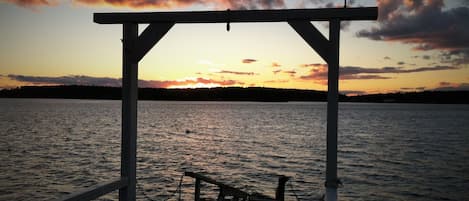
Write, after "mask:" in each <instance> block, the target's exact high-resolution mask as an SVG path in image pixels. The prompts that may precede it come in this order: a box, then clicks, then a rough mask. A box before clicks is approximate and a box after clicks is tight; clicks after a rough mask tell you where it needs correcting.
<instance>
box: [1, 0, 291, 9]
mask: <svg viewBox="0 0 469 201" xmlns="http://www.w3.org/2000/svg"><path fill="white" fill-rule="evenodd" d="M5 1H7V2H9V3H13V4H16V5H18V6H21V7H29V8H30V7H36V6H50V5H56V4H57V3H58V2H59V1H58V0H5ZM72 2H73V3H77V4H84V5H88V6H114V7H126V8H134V9H143V8H162V9H179V8H185V7H190V6H205V7H212V8H215V9H228V8H230V9H236V10H247V9H280V8H286V5H285V2H284V1H283V0H256V1H239V0H129V1H126V0H72Z"/></svg>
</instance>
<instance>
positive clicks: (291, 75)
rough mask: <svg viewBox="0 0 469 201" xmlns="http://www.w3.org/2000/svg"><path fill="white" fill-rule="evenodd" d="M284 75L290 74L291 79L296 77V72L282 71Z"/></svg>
mask: <svg viewBox="0 0 469 201" xmlns="http://www.w3.org/2000/svg"><path fill="white" fill-rule="evenodd" d="M282 73H285V74H288V75H289V76H290V77H293V76H295V74H296V71H294V70H285V71H282Z"/></svg>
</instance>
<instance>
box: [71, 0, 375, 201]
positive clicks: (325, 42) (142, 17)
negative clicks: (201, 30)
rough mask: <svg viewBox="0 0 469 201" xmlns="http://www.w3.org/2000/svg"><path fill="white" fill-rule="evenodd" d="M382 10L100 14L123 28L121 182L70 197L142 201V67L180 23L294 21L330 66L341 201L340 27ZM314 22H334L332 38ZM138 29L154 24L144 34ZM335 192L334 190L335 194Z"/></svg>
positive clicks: (330, 175) (331, 133) (331, 139)
mask: <svg viewBox="0 0 469 201" xmlns="http://www.w3.org/2000/svg"><path fill="white" fill-rule="evenodd" d="M377 16H378V8H377V7H366V8H323V9H287V10H243V11H189V12H144V13H95V14H94V22H96V23H99V24H122V25H123V40H122V42H123V51H122V54H123V57H122V142H121V178H120V179H118V180H115V181H112V182H109V183H104V184H102V185H98V186H97V187H94V188H93V187H92V188H90V189H88V190H85V191H83V192H81V193H77V194H73V195H72V196H69V197H67V200H74V199H77V198H79V199H81V200H90V199H93V198H96V197H97V196H101V195H103V194H106V193H108V192H111V191H113V190H117V189H119V200H120V201H134V200H135V199H136V182H137V181H136V170H137V160H136V158H137V99H138V93H137V92H138V62H139V61H140V60H141V59H142V58H143V57H144V56H145V54H146V53H147V52H148V51H149V50H150V49H151V48H152V47H153V46H154V45H155V44H156V43H157V42H158V41H159V40H160V39H161V38H163V37H164V35H165V34H166V33H167V32H168V31H169V30H170V29H171V27H172V26H173V25H174V24H176V23H228V22H229V23H236V22H288V24H289V25H290V26H291V27H292V28H293V29H294V30H295V31H296V32H297V33H298V34H299V35H300V36H301V37H302V38H303V39H304V40H305V41H306V43H307V44H308V45H309V46H311V47H312V48H313V49H314V50H315V51H316V52H317V53H318V54H319V55H320V56H321V58H323V59H324V60H325V61H326V62H327V64H328V95H327V157H326V158H327V162H326V190H327V192H326V193H327V196H329V192H332V194H331V195H332V196H330V197H327V196H326V199H327V200H336V199H337V187H338V179H337V119H338V97H339V90H338V89H339V38H340V22H341V21H344V20H376V19H377ZM310 21H328V22H329V39H326V37H324V36H323V35H322V34H321V33H320V32H319V31H318V30H317V29H316V28H315V27H314V26H313V25H312V24H311V23H310ZM138 24H150V25H149V26H148V27H147V28H146V29H145V30H144V31H143V32H142V34H140V35H138ZM329 190H330V191H329ZM334 194H335V195H334Z"/></svg>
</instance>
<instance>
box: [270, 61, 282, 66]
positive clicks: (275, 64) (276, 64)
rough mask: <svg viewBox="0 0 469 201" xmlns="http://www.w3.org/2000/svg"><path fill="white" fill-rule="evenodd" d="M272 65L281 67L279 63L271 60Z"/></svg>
mask: <svg viewBox="0 0 469 201" xmlns="http://www.w3.org/2000/svg"><path fill="white" fill-rule="evenodd" d="M271 66H272V67H281V66H282V65H280V64H279V63H277V62H272V65H271Z"/></svg>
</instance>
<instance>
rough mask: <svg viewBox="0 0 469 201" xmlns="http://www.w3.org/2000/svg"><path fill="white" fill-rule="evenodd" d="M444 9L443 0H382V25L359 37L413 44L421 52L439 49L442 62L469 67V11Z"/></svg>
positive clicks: (380, 21)
mask: <svg viewBox="0 0 469 201" xmlns="http://www.w3.org/2000/svg"><path fill="white" fill-rule="evenodd" d="M443 7H444V2H443V0H428V1H406V0H394V1H388V0H379V1H378V8H379V12H378V13H379V17H378V20H379V26H378V27H374V28H372V29H369V30H361V31H359V32H358V33H357V35H358V36H359V37H366V38H370V39H372V40H382V41H397V42H402V43H405V44H413V45H414V49H415V50H420V51H426V50H440V51H441V57H440V58H441V60H442V62H451V63H454V64H468V63H469V38H468V37H467V36H468V35H469V26H468V25H467V19H468V18H469V8H468V7H456V8H451V9H443Z"/></svg>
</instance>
